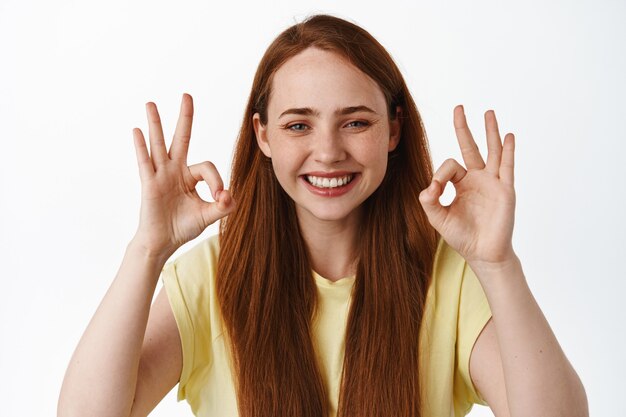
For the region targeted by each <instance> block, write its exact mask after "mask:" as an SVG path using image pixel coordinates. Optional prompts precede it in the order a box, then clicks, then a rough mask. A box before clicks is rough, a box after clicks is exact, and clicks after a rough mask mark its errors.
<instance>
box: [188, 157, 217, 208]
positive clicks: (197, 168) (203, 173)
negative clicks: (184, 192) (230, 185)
mask: <svg viewBox="0 0 626 417" xmlns="http://www.w3.org/2000/svg"><path fill="white" fill-rule="evenodd" d="M189 172H190V173H191V175H192V176H193V178H194V179H195V180H196V181H202V180H204V182H206V183H207V184H208V185H209V189H210V190H211V196H212V197H213V200H216V201H217V196H218V193H219V191H222V190H223V189H224V182H223V181H222V177H221V176H220V173H219V172H218V171H217V168H215V165H213V163H212V162H209V161H204V162H201V163H199V164H195V165H191V166H190V167H189Z"/></svg>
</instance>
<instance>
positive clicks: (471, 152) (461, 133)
mask: <svg viewBox="0 0 626 417" xmlns="http://www.w3.org/2000/svg"><path fill="white" fill-rule="evenodd" d="M454 130H455V132H456V138H457V140H458V142H459V147H460V148H461V155H463V161H464V162H465V167H466V168H467V169H483V168H484V167H485V161H484V160H483V157H482V156H481V155H480V150H479V149H478V146H477V145H476V142H475V141H474V138H473V137H472V132H470V130H469V126H467V120H466V119H465V111H464V110H463V106H462V105H458V106H456V107H455V108H454Z"/></svg>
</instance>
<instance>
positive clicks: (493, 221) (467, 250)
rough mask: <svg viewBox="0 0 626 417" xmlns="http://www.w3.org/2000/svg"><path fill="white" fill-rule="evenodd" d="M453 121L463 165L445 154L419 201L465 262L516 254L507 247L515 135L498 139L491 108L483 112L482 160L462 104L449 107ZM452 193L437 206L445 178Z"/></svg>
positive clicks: (503, 258) (498, 260)
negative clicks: (484, 149) (484, 147)
mask: <svg viewBox="0 0 626 417" xmlns="http://www.w3.org/2000/svg"><path fill="white" fill-rule="evenodd" d="M454 127H455V130H456V136H457V139H458V142H459V146H460V148H461V153H462V155H463V161H464V162H465V167H466V168H463V166H461V165H460V164H459V163H458V162H457V161H455V160H454V159H448V160H446V161H445V162H444V163H443V164H442V165H441V166H440V167H439V169H438V170H437V171H436V172H435V174H434V176H433V180H432V183H431V184H430V186H429V187H428V188H426V189H425V190H423V191H422V192H421V194H420V203H421V204H422V207H423V208H424V211H425V212H426V215H427V216H428V220H429V221H430V223H431V224H432V226H433V227H434V228H435V229H436V230H437V231H438V232H439V233H440V234H441V236H442V237H443V239H444V240H445V241H446V242H447V243H448V244H449V245H450V246H452V247H453V248H454V249H455V250H456V251H457V252H459V253H460V254H461V255H462V256H463V257H464V258H465V259H466V260H467V261H468V262H469V263H470V264H472V263H474V264H488V265H498V264H503V263H506V262H508V261H510V260H511V259H513V258H514V257H515V255H514V252H513V247H512V242H511V239H512V235H513V223H514V217H515V190H514V188H513V155H514V150H515V140H514V139H515V138H514V136H513V134H512V133H509V134H507V135H506V137H505V138H504V144H502V141H501V139H500V133H499V131H498V123H497V121H496V116H495V113H494V112H493V111H488V112H486V113H485V128H486V132H487V147H488V155H487V163H485V162H484V160H483V158H482V156H481V155H480V152H479V150H478V147H477V146H476V142H475V141H474V138H473V137H472V133H471V132H470V130H469V128H468V126H467V121H466V119H465V113H464V111H463V107H462V106H457V107H455V109H454ZM448 181H449V182H452V184H453V185H454V188H455V190H456V197H455V198H454V200H453V201H452V203H451V204H450V205H449V206H442V205H441V203H440V202H439V197H440V196H441V194H442V193H443V189H444V187H445V184H446V183H447V182H448Z"/></svg>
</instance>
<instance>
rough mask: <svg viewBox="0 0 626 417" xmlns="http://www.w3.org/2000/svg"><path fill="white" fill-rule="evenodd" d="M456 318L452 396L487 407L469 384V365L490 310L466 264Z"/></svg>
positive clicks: (476, 279) (472, 385)
mask: <svg viewBox="0 0 626 417" xmlns="http://www.w3.org/2000/svg"><path fill="white" fill-rule="evenodd" d="M458 314H459V316H458V322H457V342H456V361H457V367H456V373H457V375H456V377H455V380H456V381H457V383H456V384H455V385H456V386H455V391H456V394H457V395H459V396H460V397H461V398H463V399H465V401H467V402H468V403H470V404H482V405H487V403H486V402H485V400H484V399H483V398H482V397H481V396H480V394H479V392H478V390H477V389H476V387H474V384H473V382H472V379H471V377H470V372H469V362H470V356H471V353H472V349H473V347H474V343H475V342H476V340H477V339H478V336H479V335H480V333H481V331H482V330H483V328H484V327H485V325H486V324H487V322H488V321H489V319H490V318H491V309H490V308H489V303H488V301H487V297H486V296H485V293H484V291H483V288H482V286H481V284H480V281H479V280H478V278H477V277H476V275H475V274H474V272H473V271H472V270H471V268H470V267H469V265H467V262H465V265H464V268H463V278H462V281H461V289H460V296H459V313H458Z"/></svg>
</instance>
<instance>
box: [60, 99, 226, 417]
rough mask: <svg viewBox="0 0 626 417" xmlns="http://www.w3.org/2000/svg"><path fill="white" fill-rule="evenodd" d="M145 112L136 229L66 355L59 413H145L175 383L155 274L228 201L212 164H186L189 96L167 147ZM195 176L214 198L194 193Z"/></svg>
mask: <svg viewBox="0 0 626 417" xmlns="http://www.w3.org/2000/svg"><path fill="white" fill-rule="evenodd" d="M147 113H148V123H149V128H150V151H151V154H148V149H147V147H146V143H145V139H144V137H143V133H142V132H141V131H140V130H139V129H135V130H134V140H135V150H136V153H137V163H138V165H139V175H140V177H141V186H142V187H141V191H142V196H141V197H142V199H141V212H140V221H139V228H138V230H137V233H136V235H135V237H134V238H133V240H132V241H131V243H130V244H129V245H128V247H127V249H126V253H125V255H124V259H123V261H122V265H121V266H120V269H119V271H118V273H117V276H116V277H115V280H114V281H113V283H112V284H111V287H110V288H109V290H108V291H107V293H106V295H105V296H104V299H103V300H102V302H101V304H100V306H99V307H98V309H97V311H96V313H95V314H94V316H93V318H92V320H91V321H90V323H89V325H88V327H87V329H86V330H85V333H84V334H83V336H82V338H81V340H80V342H79V344H78V346H77V348H76V351H75V352H74V355H73V356H72V359H71V361H70V364H69V366H68V369H67V372H66V374H65V379H64V381H63V386H62V388H61V393H60V396H59V403H58V410H57V414H58V416H60V417H66V416H81V417H82V416H115V417H127V416H129V415H132V416H138V415H147V414H148V413H149V412H150V410H151V409H152V408H153V407H154V406H155V405H156V404H157V403H158V402H159V401H160V400H161V398H163V396H164V395H165V394H167V392H168V391H169V390H170V389H171V388H172V387H173V386H174V385H175V384H176V382H177V381H178V378H179V377H180V372H181V369H182V363H181V356H182V354H181V345H180V339H179V338H178V329H177V327H176V323H175V321H174V318H173V313H172V311H171V309H170V307H169V304H168V302H167V298H166V297H165V295H164V293H163V292H161V294H160V295H159V296H158V297H157V299H156V301H155V304H154V306H153V307H152V309H151V308H150V301H151V300H152V296H153V295H154V290H155V287H156V283H157V281H158V277H159V274H160V272H161V269H162V268H163V266H164V264H165V262H166V260H167V259H168V258H169V257H170V256H171V255H172V254H173V253H174V252H175V251H176V249H177V248H178V247H180V246H181V245H182V244H184V243H185V242H188V241H190V240H192V239H194V238H195V237H197V236H198V235H199V234H200V233H202V231H203V230H204V229H206V227H207V226H208V225H210V224H212V223H214V222H215V221H217V220H219V219H220V218H222V217H224V216H226V215H227V214H228V213H229V212H231V211H232V210H233V209H234V208H235V204H234V201H233V199H232V197H231V196H230V193H229V192H228V191H226V190H223V184H222V180H221V178H220V176H219V173H218V172H217V170H216V169H215V166H213V164H211V163H210V162H205V163H201V164H196V165H192V166H187V151H188V146H189V139H190V137H191V122H192V118H193V103H192V100H191V96H189V95H184V96H183V102H182V105H181V112H180V117H179V119H178V123H177V125H176V132H175V134H174V139H173V141H172V145H171V147H170V151H169V153H168V151H167V149H166V147H165V141H164V139H163V130H162V128H161V120H160V118H159V114H158V112H157V109H156V106H155V105H154V104H153V103H148V105H147ZM202 180H204V181H205V182H206V183H207V184H208V185H209V187H210V189H211V193H212V196H213V198H214V199H215V202H212V203H208V202H206V201H204V200H202V199H201V198H200V196H199V195H198V193H197V192H196V190H195V186H196V184H197V183H198V182H200V181H202Z"/></svg>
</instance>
